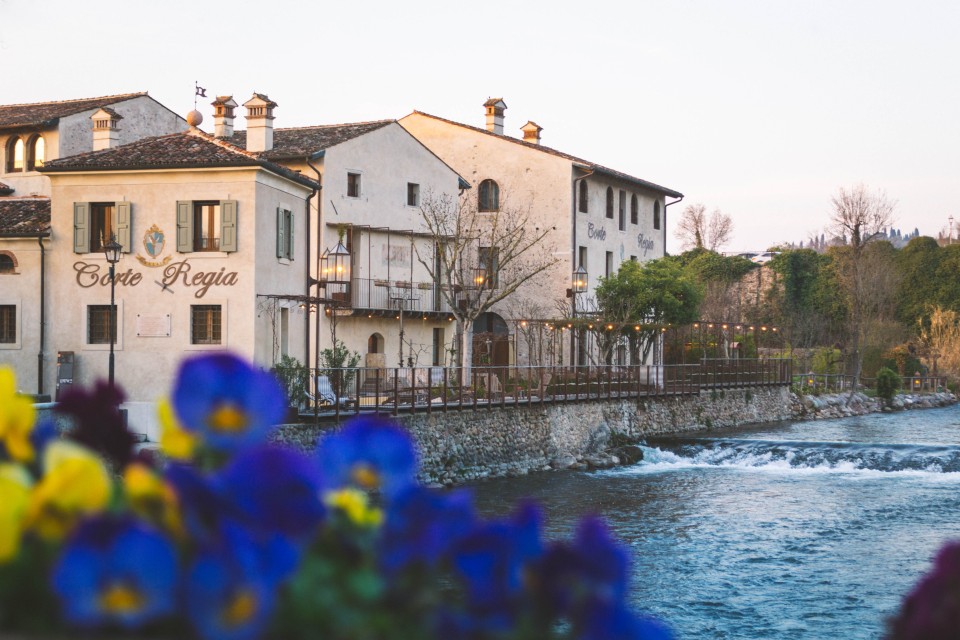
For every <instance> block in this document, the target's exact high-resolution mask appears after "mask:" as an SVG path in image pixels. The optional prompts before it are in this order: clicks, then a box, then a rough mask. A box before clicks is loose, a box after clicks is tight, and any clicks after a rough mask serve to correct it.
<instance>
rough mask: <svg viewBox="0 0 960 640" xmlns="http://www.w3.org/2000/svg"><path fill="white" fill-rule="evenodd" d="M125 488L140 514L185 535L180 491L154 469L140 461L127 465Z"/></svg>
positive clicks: (155, 523) (165, 528) (164, 528)
mask: <svg viewBox="0 0 960 640" xmlns="http://www.w3.org/2000/svg"><path fill="white" fill-rule="evenodd" d="M123 488H124V493H125V494H126V496H127V501H128V502H129V503H130V508H131V510H132V511H133V512H134V513H136V514H137V515H138V516H139V517H141V518H143V519H144V520H146V521H147V522H152V523H153V524H154V525H156V526H158V527H160V528H161V529H163V530H164V531H167V532H168V533H170V534H172V535H175V536H177V537H179V536H181V535H182V534H183V523H182V521H181V519H180V505H179V501H178V500H177V494H176V492H175V491H174V490H173V487H172V486H171V485H170V483H169V482H168V481H167V480H166V479H165V478H163V477H162V476H161V475H160V474H159V473H157V472H156V471H155V470H154V469H152V468H151V467H149V466H147V465H146V464H143V463H141V462H133V463H131V464H129V465H127V468H126V469H124V472H123Z"/></svg>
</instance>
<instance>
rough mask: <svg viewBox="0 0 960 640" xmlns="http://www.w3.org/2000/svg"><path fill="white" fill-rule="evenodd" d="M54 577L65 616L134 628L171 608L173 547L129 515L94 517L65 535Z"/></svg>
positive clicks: (173, 598) (87, 622)
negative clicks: (128, 517)
mask: <svg viewBox="0 0 960 640" xmlns="http://www.w3.org/2000/svg"><path fill="white" fill-rule="evenodd" d="M52 582H53V588H54V590H55V592H56V594H57V596H58V597H59V599H60V602H61V604H62V608H63V613H64V616H65V617H66V619H67V620H68V621H69V622H71V623H73V624H78V625H82V626H101V625H108V624H118V625H121V626H123V627H126V628H134V627H138V626H140V625H143V624H144V623H146V622H149V621H151V620H153V619H155V618H158V617H160V616H163V615H166V614H169V613H170V612H172V611H173V610H174V606H175V602H176V586H177V559H176V553H175V551H174V548H173V545H172V544H171V543H170V542H169V541H168V540H166V539H165V538H164V537H163V536H162V535H160V534H159V533H157V532H156V531H153V530H152V529H148V528H147V527H145V526H144V525H142V524H139V523H137V522H135V521H133V520H127V519H116V518H112V517H102V518H97V519H95V520H90V521H88V522H86V523H84V524H82V525H81V526H80V527H78V529H77V531H76V532H75V534H74V535H73V536H72V537H71V538H70V539H69V540H68V542H67V544H66V546H65V548H64V549H63V552H62V554H61V556H60V558H59V560H58V561H57V563H56V565H55V566H54V569H53V575H52Z"/></svg>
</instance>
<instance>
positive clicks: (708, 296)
mask: <svg viewBox="0 0 960 640" xmlns="http://www.w3.org/2000/svg"><path fill="white" fill-rule="evenodd" d="M683 261H684V262H685V267H684V271H685V273H686V274H687V275H688V276H690V278H691V279H693V280H694V281H695V282H696V283H697V284H698V285H699V286H700V288H701V290H702V291H703V301H702V302H701V304H700V311H699V314H698V315H699V316H700V318H703V319H709V320H716V321H723V320H730V321H733V322H740V321H741V320H743V311H742V309H741V303H742V302H743V300H742V296H741V295H740V289H741V287H740V285H741V280H742V279H743V277H744V276H745V275H746V274H748V273H750V272H751V271H755V270H757V269H759V268H760V267H759V265H757V264H755V263H753V262H750V261H749V260H747V259H746V258H742V257H740V256H722V255H720V254H719V253H716V252H715V251H707V250H704V249H700V250H694V251H688V252H687V253H686V254H684V256H683Z"/></svg>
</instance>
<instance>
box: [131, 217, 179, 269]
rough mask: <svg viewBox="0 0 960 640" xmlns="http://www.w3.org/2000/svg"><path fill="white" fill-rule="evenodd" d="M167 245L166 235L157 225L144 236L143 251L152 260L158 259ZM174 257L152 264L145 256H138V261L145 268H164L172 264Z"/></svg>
mask: <svg viewBox="0 0 960 640" xmlns="http://www.w3.org/2000/svg"><path fill="white" fill-rule="evenodd" d="M165 244H166V234H164V233H163V231H161V230H160V227H158V226H157V225H153V226H151V227H150V228H149V229H147V232H146V233H144V234H143V249H144V250H145V251H146V252H147V255H148V256H150V257H151V258H154V259H156V258H157V256H159V255H160V254H161V253H163V246H164V245H165ZM172 257H173V256H167V257H166V258H164V259H163V260H162V261H160V262H151V261H150V260H148V259H147V258H144V257H143V256H137V260H139V261H140V264H142V265H144V266H145V267H162V266H163V265H165V264H167V263H168V262H170V259H171V258H172Z"/></svg>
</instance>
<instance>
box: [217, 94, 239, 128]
mask: <svg viewBox="0 0 960 640" xmlns="http://www.w3.org/2000/svg"><path fill="white" fill-rule="evenodd" d="M210 104H212V105H213V135H214V136H215V137H217V138H229V137H231V136H232V135H233V110H234V109H236V108H237V103H236V102H234V100H233V96H217V99H216V100H214V101H213V102H211V103H210Z"/></svg>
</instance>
